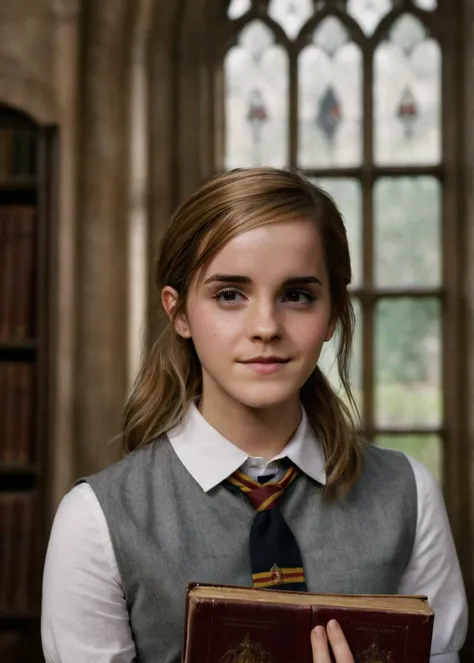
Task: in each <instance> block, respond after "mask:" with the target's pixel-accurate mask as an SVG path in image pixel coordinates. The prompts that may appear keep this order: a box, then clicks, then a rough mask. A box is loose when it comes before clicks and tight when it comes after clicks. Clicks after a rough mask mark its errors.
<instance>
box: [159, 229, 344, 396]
mask: <svg viewBox="0 0 474 663" xmlns="http://www.w3.org/2000/svg"><path fill="white" fill-rule="evenodd" d="M175 296H176V293H175V291H173V289H172V288H170V287H166V288H164V289H163V293H162V298H163V304H164V306H165V309H167V310H168V311H169V310H170V308H172V305H173V302H174V301H175V299H174V298H175ZM176 329H177V331H178V333H180V334H181V335H182V336H184V337H186V338H191V339H192V340H193V343H194V346H195V348H196V352H197V355H198V357H199V360H200V362H201V365H202V377H203V399H204V400H205V402H206V406H207V407H208V408H209V407H212V408H221V407H224V406H228V405H229V404H234V405H236V404H240V405H244V406H247V407H250V408H274V407H275V406H277V407H283V406H285V405H287V404H290V403H291V404H294V402H295V400H299V392H300V389H301V387H302V386H303V384H304V383H305V382H306V380H307V379H308V377H309V376H310V375H311V373H312V372H313V370H314V368H315V366H316V364H317V361H318V358H319V355H320V353H321V348H322V346H323V344H324V342H325V341H328V340H330V339H331V337H332V335H333V332H334V321H333V320H332V315H331V300H330V291H329V281H328V274H327V270H326V265H325V259H324V253H323V247H322V243H321V239H320V236H319V233H318V231H317V229H316V227H315V224H314V223H313V222H311V221H308V220H304V219H302V220H300V221H288V222H286V221H285V222H279V223H274V224H270V225H267V226H263V227H261V228H257V229H254V230H249V231H247V232H245V233H242V234H241V235H239V236H238V237H235V238H234V239H232V240H230V241H229V242H228V243H227V244H226V245H225V246H224V247H223V248H222V249H221V250H220V251H219V253H218V254H217V255H216V256H215V257H214V259H213V260H212V261H211V262H210V263H209V264H208V265H207V267H206V268H205V270H204V273H203V275H202V278H201V279H199V282H196V283H195V284H194V286H193V287H192V288H191V292H190V295H189V301H188V305H187V315H186V319H183V318H181V319H180V320H178V321H177V323H176ZM229 401H231V402H232V403H229Z"/></svg>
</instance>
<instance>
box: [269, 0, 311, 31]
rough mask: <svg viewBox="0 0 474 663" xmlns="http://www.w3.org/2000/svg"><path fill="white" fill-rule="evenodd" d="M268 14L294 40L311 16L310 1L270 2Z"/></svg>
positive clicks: (283, 0) (275, 0)
mask: <svg viewBox="0 0 474 663" xmlns="http://www.w3.org/2000/svg"><path fill="white" fill-rule="evenodd" d="M268 14H269V16H270V17H271V18H273V20H274V21H276V22H277V23H279V24H280V25H281V27H282V28H283V30H284V31H285V32H286V34H287V35H288V37H290V39H294V38H295V37H296V36H297V35H298V32H299V31H300V30H301V28H302V27H303V25H304V24H305V23H306V21H307V20H308V19H309V18H311V16H312V14H313V3H312V0H270V4H269V6H268Z"/></svg>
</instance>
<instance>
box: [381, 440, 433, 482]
mask: <svg viewBox="0 0 474 663" xmlns="http://www.w3.org/2000/svg"><path fill="white" fill-rule="evenodd" d="M375 444H376V445H377V446H378V447H382V448H384V449H396V450H397V451H403V453H405V454H408V455H409V456H411V457H412V458H415V459H416V460H419V461H421V462H422V463H424V465H426V467H427V468H428V469H429V470H430V471H431V473H432V474H433V475H434V476H435V477H436V479H437V480H438V482H439V483H441V481H442V465H443V443H442V440H441V439H440V438H439V437H438V436H437V435H380V436H378V437H376V438H375Z"/></svg>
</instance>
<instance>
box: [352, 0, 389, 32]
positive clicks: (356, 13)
mask: <svg viewBox="0 0 474 663" xmlns="http://www.w3.org/2000/svg"><path fill="white" fill-rule="evenodd" d="M391 8H392V0H348V2H347V11H348V13H349V14H351V16H353V17H354V18H355V20H356V21H357V22H358V23H359V25H360V27H361V28H362V30H363V31H364V32H365V33H366V34H367V35H371V34H372V33H373V32H374V31H375V28H376V27H377V26H378V24H379V23H380V21H381V19H382V18H383V17H384V16H385V14H388V12H389V11H390V9H391Z"/></svg>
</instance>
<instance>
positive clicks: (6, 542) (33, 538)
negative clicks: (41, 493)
mask: <svg viewBox="0 0 474 663" xmlns="http://www.w3.org/2000/svg"><path fill="white" fill-rule="evenodd" d="M38 504H39V503H38V498H37V496H36V494H35V493H0V615H1V614H4V615H22V614H30V613H31V612H34V611H35V610H36V609H37V608H38V602H39V582H40V581H39V576H40V574H39V573H38V571H39V569H40V568H41V559H40V547H39V543H40V539H39V526H40V514H39V512H38Z"/></svg>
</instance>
